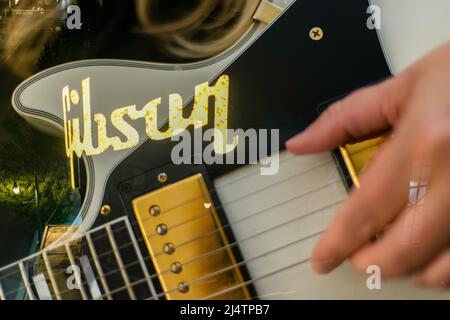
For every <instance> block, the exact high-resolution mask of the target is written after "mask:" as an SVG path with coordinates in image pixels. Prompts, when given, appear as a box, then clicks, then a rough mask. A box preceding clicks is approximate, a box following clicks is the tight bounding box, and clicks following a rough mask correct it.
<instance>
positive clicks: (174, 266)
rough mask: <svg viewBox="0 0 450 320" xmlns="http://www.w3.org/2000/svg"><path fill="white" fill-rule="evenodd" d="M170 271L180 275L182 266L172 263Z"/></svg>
mask: <svg viewBox="0 0 450 320" xmlns="http://www.w3.org/2000/svg"><path fill="white" fill-rule="evenodd" d="M170 271H172V272H173V273H177V274H178V273H181V271H183V265H182V264H181V263H179V262H174V263H172V265H171V266H170Z"/></svg>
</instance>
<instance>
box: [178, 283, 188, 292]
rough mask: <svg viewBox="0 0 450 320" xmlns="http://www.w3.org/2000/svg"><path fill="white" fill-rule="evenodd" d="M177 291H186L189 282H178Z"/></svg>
mask: <svg viewBox="0 0 450 320" xmlns="http://www.w3.org/2000/svg"><path fill="white" fill-rule="evenodd" d="M178 291H180V292H181V293H188V292H189V284H188V283H187V282H186V281H183V282H180V284H178Z"/></svg>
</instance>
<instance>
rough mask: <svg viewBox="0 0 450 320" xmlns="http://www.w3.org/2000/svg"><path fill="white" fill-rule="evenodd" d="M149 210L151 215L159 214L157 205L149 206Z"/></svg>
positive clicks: (159, 209) (159, 210)
mask: <svg viewBox="0 0 450 320" xmlns="http://www.w3.org/2000/svg"><path fill="white" fill-rule="evenodd" d="M149 212H150V214H151V215H152V216H154V217H157V216H159V215H160V214H161V208H160V207H159V206H157V205H154V206H151V207H150V210H149Z"/></svg>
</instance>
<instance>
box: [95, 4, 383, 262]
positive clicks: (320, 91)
mask: <svg viewBox="0 0 450 320" xmlns="http://www.w3.org/2000/svg"><path fill="white" fill-rule="evenodd" d="M367 6H368V1H365V0H347V1H331V0H297V2H296V3H295V4H294V5H293V6H292V7H291V8H290V9H289V10H288V11H287V12H286V13H285V14H284V15H283V16H282V17H281V18H280V19H279V20H278V21H277V22H276V23H275V24H274V25H273V26H272V27H271V28H270V29H269V30H268V31H266V33H265V34H263V35H262V37H261V38H260V39H259V40H257V41H256V42H255V43H254V44H253V45H252V46H251V47H250V48H249V49H248V50H247V51H246V52H245V53H244V54H243V55H242V56H241V57H240V58H239V59H238V60H237V61H235V62H234V63H233V64H232V65H231V66H229V67H228V68H227V70H226V71H225V72H224V74H227V75H228V76H230V107H229V128H230V129H237V128H242V129H247V128H255V129H263V128H266V129H271V128H276V129H280V147H282V148H283V147H284V142H285V141H286V140H287V139H288V138H290V137H291V136H293V135H294V134H296V133H298V132H300V131H302V130H303V129H305V127H306V126H307V125H308V124H310V123H311V122H312V121H313V120H314V119H315V118H316V117H317V113H318V107H319V105H322V104H323V103H325V102H326V101H329V100H334V99H336V98H337V97H340V96H343V95H346V94H348V93H350V92H351V91H353V90H355V89H357V88H360V87H362V86H366V85H369V84H372V83H375V82H378V81H380V80H382V79H385V78H387V77H389V76H390V71H389V68H388V65H387V63H386V60H385V57H384V55H383V51H382V48H381V45H380V43H379V39H378V36H377V33H376V31H375V30H369V29H368V28H367V26H366V21H367V18H368V15H367V14H366V10H367ZM316 26H319V27H321V28H322V29H323V30H324V34H325V35H324V38H323V39H322V40H320V41H313V40H312V39H311V38H310V37H309V31H310V30H311V28H313V27H316ZM211 80H214V79H205V81H211ZM186 108H187V110H189V105H188V106H187V107H186ZM211 120H212V119H211ZM210 122H211V123H213V121H210ZM174 144H175V143H173V142H170V141H164V142H160V141H159V142H157V141H148V142H146V143H145V144H143V145H142V146H141V147H140V148H139V149H137V150H136V151H135V152H134V153H133V154H132V155H130V156H129V157H128V158H127V159H125V160H124V161H123V162H122V163H120V164H119V165H118V166H117V167H116V169H115V170H114V171H113V172H112V174H111V176H110V178H109V180H108V184H107V188H106V190H105V197H104V203H107V204H108V205H110V206H111V208H112V213H111V215H109V216H108V217H103V216H99V218H98V219H97V222H96V225H100V224H104V223H106V222H108V221H111V220H114V219H116V218H118V217H119V216H122V215H128V216H129V218H130V220H131V221H132V222H135V218H134V215H133V213H132V210H131V204H130V200H131V199H132V198H134V197H136V196H139V195H142V194H146V193H148V192H150V191H152V190H154V189H157V188H159V187H161V185H158V183H157V182H156V180H155V179H154V178H153V179H152V178H151V177H154V173H155V172H158V170H157V169H158V168H160V167H163V166H169V167H170V168H171V169H170V170H171V171H173V172H172V173H171V174H170V175H169V181H168V183H170V182H174V181H176V180H177V179H181V178H183V177H187V176H189V175H192V173H193V172H202V173H204V174H205V175H206V177H205V178H206V180H207V183H208V187H209V188H210V189H211V190H212V192H213V195H215V193H214V186H213V184H212V182H211V181H212V180H213V179H214V178H216V177H218V176H220V175H222V174H224V173H227V172H229V171H231V170H234V169H235V168H236V166H233V165H211V166H183V165H180V166H176V167H175V166H170V152H171V148H172V147H173V146H174ZM166 170H169V169H166ZM196 170H197V171H196ZM215 201H216V205H217V204H218V202H219V201H220V200H219V199H218V198H217V197H215ZM221 214H222V219H223V222H224V224H226V216H225V214H224V212H221ZM228 231H229V236H230V237H232V232H231V230H228ZM136 233H137V234H139V232H138V230H137V229H136ZM143 249H144V248H143ZM143 252H146V250H143ZM236 254H237V255H238V256H239V253H238V252H237V253H236Z"/></svg>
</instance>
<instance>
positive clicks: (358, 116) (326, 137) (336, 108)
mask: <svg viewBox="0 0 450 320" xmlns="http://www.w3.org/2000/svg"><path fill="white" fill-rule="evenodd" d="M408 83H409V80H408V77H407V76H406V75H402V76H398V77H396V78H392V79H389V80H387V81H385V82H383V83H381V84H379V85H376V86H372V87H369V88H365V89H362V90H359V91H357V92H355V93H354V94H352V95H350V96H348V97H347V98H345V99H344V100H342V101H339V102H337V103H335V104H334V105H332V106H330V107H329V108H328V109H327V110H326V111H325V112H324V113H323V114H322V115H321V116H320V117H319V119H317V121H315V122H314V123H313V124H312V125H311V126H310V127H309V128H308V129H306V130H305V131H304V132H303V133H301V134H299V135H298V136H296V137H294V138H292V139H291V140H289V141H288V142H287V143H286V147H287V149H288V150H289V151H291V152H293V153H296V154H305V153H315V152H321V151H325V150H329V149H333V148H336V147H337V146H339V145H343V144H345V143H347V142H348V141H350V140H358V139H359V138H363V137H365V136H368V135H370V134H372V133H374V132H381V131H384V130H386V129H388V128H389V127H390V126H391V125H393V124H394V123H395V122H396V121H397V119H398V117H399V114H400V111H401V110H400V109H401V107H402V105H403V102H404V100H406V97H407V95H408V91H409V90H408V87H409V85H408Z"/></svg>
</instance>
